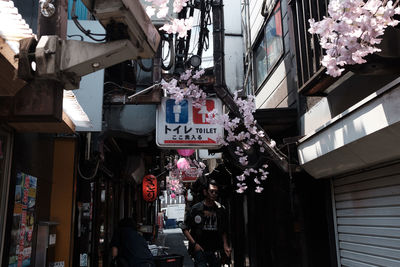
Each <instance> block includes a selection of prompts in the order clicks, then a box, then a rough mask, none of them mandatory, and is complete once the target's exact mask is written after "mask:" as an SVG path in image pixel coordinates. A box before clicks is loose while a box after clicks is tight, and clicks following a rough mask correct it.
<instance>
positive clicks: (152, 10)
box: [145, 0, 193, 38]
mask: <svg viewBox="0 0 400 267" xmlns="http://www.w3.org/2000/svg"><path fill="white" fill-rule="evenodd" d="M145 1H146V2H148V3H150V4H151V5H148V6H146V7H145V8H146V13H147V15H148V16H149V17H152V16H154V15H157V18H165V17H166V16H167V15H168V11H169V7H168V4H169V0H145ZM188 1H189V0H174V3H173V11H174V12H175V13H179V12H181V11H182V9H183V8H184V7H185V6H187V2H188ZM170 20H171V23H166V24H164V25H163V26H162V27H161V28H160V29H161V30H164V31H166V32H167V33H174V34H175V33H177V34H178V37H179V38H183V37H186V36H187V32H188V31H189V30H190V29H192V27H193V17H189V18H187V19H171V18H170Z"/></svg>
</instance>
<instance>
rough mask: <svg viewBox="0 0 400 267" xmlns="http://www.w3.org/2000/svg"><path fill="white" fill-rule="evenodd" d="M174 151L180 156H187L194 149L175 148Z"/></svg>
mask: <svg viewBox="0 0 400 267" xmlns="http://www.w3.org/2000/svg"><path fill="white" fill-rule="evenodd" d="M176 151H177V152H178V154H179V155H181V156H182V157H189V156H191V155H192V154H193V153H194V149H177V150H176Z"/></svg>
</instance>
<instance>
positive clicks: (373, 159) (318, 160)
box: [298, 78, 400, 178]
mask: <svg viewBox="0 0 400 267" xmlns="http://www.w3.org/2000/svg"><path fill="white" fill-rule="evenodd" d="M398 99H400V78H397V79H396V80H394V81H393V82H391V83H390V84H388V85H386V86H385V87H383V88H382V89H380V90H378V91H377V92H375V93H373V94H371V95H370V96H368V97H366V98H365V99H363V100H362V101H360V102H359V103H357V104H356V105H354V106H352V107H350V108H349V109H347V110H346V111H344V112H343V113H341V114H339V115H337V116H336V117H335V118H333V119H332V120H330V121H329V122H327V123H326V124H325V125H323V126H322V127H320V128H319V129H317V130H316V131H315V132H314V133H311V134H309V135H307V136H306V137H304V138H303V139H301V140H300V144H299V146H298V154H299V160H300V164H301V166H302V167H303V168H304V169H305V170H306V171H307V172H308V173H309V174H311V175H312V176H313V177H315V178H324V177H332V176H334V175H339V174H343V173H346V172H350V171H353V170H357V169H363V168H367V167H370V166H373V165H377V164H379V163H382V162H388V161H391V160H395V159H398V158H400V149H399V141H398V140H399V138H400V116H399V114H400V105H399V102H398Z"/></svg>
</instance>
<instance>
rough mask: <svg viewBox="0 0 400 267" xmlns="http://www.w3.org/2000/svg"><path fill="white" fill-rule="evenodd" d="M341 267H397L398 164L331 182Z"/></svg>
mask: <svg viewBox="0 0 400 267" xmlns="http://www.w3.org/2000/svg"><path fill="white" fill-rule="evenodd" d="M332 182H333V189H334V191H333V192H334V201H335V210H336V225H337V239H338V247H339V248H338V249H339V252H338V254H339V257H340V263H341V266H357V267H361V266H362V267H372V266H385V267H389V266H396V267H399V266H400V164H394V165H390V166H386V167H384V168H379V169H374V170H370V171H367V172H363V173H359V174H355V175H351V176H346V177H341V178H335V179H333V180H332Z"/></svg>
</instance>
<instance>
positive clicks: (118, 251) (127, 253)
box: [111, 218, 155, 267]
mask: <svg viewBox="0 0 400 267" xmlns="http://www.w3.org/2000/svg"><path fill="white" fill-rule="evenodd" d="M111 254H112V258H113V259H117V258H118V262H119V265H122V266H123V267H125V266H124V265H126V267H154V266H155V264H154V260H153V255H152V254H151V252H150V250H149V247H148V245H147V242H146V240H145V239H144V238H143V236H141V235H140V234H139V233H138V232H137V231H136V223H135V221H134V220H133V219H132V218H124V219H122V220H121V221H119V223H118V228H117V229H116V231H115V232H114V235H113V237H112V239H111Z"/></svg>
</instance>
